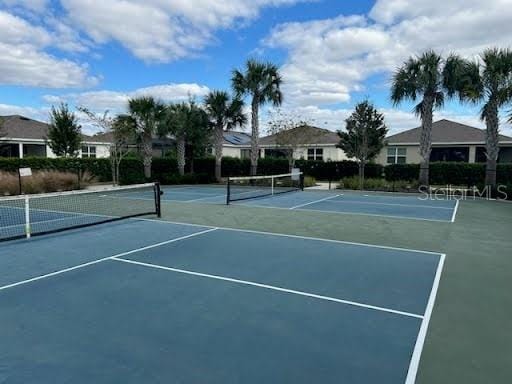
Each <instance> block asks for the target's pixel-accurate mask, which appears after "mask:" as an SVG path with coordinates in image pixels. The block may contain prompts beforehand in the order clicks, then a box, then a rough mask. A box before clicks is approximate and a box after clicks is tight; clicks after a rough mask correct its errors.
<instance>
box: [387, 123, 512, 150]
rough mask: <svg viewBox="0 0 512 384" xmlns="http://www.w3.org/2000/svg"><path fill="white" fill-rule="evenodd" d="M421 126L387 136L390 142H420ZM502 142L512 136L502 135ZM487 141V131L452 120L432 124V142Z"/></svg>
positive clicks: (461, 142) (482, 142) (509, 139)
mask: <svg viewBox="0 0 512 384" xmlns="http://www.w3.org/2000/svg"><path fill="white" fill-rule="evenodd" d="M420 133H421V127H417V128H413V129H409V130H408V131H404V132H400V133H397V134H396V135H391V136H388V137H387V138H386V140H387V142H388V144H419V142H420ZM500 142H511V143H512V137H508V136H505V135H500ZM439 143H450V144H464V143H478V144H480V143H481V144H484V143H485V131H484V130H483V129H478V128H475V127H471V126H469V125H466V124H461V123H457V122H455V121H451V120H446V119H443V120H439V121H436V122H434V123H433V124H432V144H439Z"/></svg>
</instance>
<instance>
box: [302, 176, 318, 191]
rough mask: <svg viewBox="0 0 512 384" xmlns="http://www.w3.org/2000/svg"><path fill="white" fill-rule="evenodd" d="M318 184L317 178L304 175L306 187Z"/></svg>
mask: <svg viewBox="0 0 512 384" xmlns="http://www.w3.org/2000/svg"><path fill="white" fill-rule="evenodd" d="M315 185H316V179H315V178H314V177H312V176H304V188H308V187H314V186H315Z"/></svg>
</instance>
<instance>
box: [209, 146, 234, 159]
mask: <svg viewBox="0 0 512 384" xmlns="http://www.w3.org/2000/svg"><path fill="white" fill-rule="evenodd" d="M214 153H215V152H214ZM222 156H229V157H236V158H238V159H239V158H240V148H235V147H226V146H224V147H223V148H222Z"/></svg>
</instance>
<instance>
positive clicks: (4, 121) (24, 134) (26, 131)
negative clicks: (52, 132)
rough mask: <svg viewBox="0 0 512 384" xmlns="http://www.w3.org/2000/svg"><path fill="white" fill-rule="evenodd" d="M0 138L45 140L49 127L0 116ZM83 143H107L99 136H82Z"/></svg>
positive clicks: (34, 121)
mask: <svg viewBox="0 0 512 384" xmlns="http://www.w3.org/2000/svg"><path fill="white" fill-rule="evenodd" d="M0 122H1V128H0V137H1V138H3V139H25V140H46V138H47V136H48V129H49V127H50V126H49V125H48V124H46V123H43V122H41V121H37V120H33V119H30V118H28V117H25V116H20V115H11V116H0ZM82 140H83V141H85V142H105V143H107V142H109V140H107V139H106V138H104V137H102V136H101V135H94V136H88V135H84V134H82Z"/></svg>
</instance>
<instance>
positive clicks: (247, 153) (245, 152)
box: [240, 149, 251, 159]
mask: <svg viewBox="0 0 512 384" xmlns="http://www.w3.org/2000/svg"><path fill="white" fill-rule="evenodd" d="M240 158H241V159H250V158H251V150H250V149H241V150H240Z"/></svg>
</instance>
